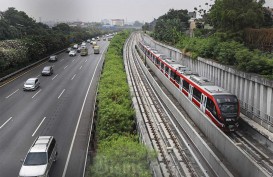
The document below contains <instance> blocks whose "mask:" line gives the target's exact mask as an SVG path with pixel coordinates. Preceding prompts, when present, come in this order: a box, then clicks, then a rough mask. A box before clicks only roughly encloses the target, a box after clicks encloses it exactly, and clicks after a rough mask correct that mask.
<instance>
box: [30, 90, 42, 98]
mask: <svg viewBox="0 0 273 177" xmlns="http://www.w3.org/2000/svg"><path fill="white" fill-rule="evenodd" d="M40 91H42V89H40V90H39V91H38V92H37V93H35V94H34V95H33V97H32V98H34V97H35V96H36V95H37V94H38V93H39V92H40Z"/></svg>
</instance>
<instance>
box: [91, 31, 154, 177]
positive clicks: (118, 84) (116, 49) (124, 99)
mask: <svg viewBox="0 0 273 177" xmlns="http://www.w3.org/2000/svg"><path fill="white" fill-rule="evenodd" d="M128 36H129V32H122V33H119V34H118V35H116V36H115V37H114V38H113V39H112V41H111V43H110V46H109V48H108V51H107V54H106V56H105V63H104V68H103V73H102V75H101V80H100V85H99V90H98V91H99V93H98V121H97V132H96V137H97V140H98V149H97V154H96V156H95V158H94V159H93V160H94V162H93V164H92V166H91V167H90V176H94V177H101V176H109V177H116V176H120V177H123V176H124V177H125V176H143V177H146V176H151V174H150V170H149V164H148V162H149V159H150V158H151V154H153V153H151V152H150V151H149V150H147V149H146V148H145V147H144V145H143V144H140V143H138V138H137V135H136V134H135V133H136V132H135V122H134V110H133V108H132V105H131V104H132V103H131V102H132V101H131V97H130V94H129V87H128V84H127V82H126V81H127V80H126V73H125V70H124V65H123V56H122V55H123V45H124V42H125V40H126V38H127V37H128Z"/></svg>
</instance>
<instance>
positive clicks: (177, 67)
mask: <svg viewBox="0 0 273 177" xmlns="http://www.w3.org/2000/svg"><path fill="white" fill-rule="evenodd" d="M139 47H140V49H141V50H142V51H143V53H144V54H145V55H146V57H147V58H148V59H149V60H151V61H152V62H153V64H154V65H155V66H156V67H157V68H158V69H159V70H160V71H161V72H162V73H164V75H165V76H166V77H167V78H168V79H170V81H171V82H172V83H173V84H174V85H175V86H176V87H177V88H178V89H179V90H180V91H181V92H183V94H184V95H185V96H186V97H187V98H188V99H189V100H190V101H192V102H193V104H194V105H196V106H197V107H198V108H199V109H200V110H201V111H202V112H203V113H204V114H206V115H207V116H208V117H209V118H210V119H211V120H212V122H213V123H215V124H216V126H218V127H219V128H220V129H222V130H223V131H225V132H230V131H236V130H237V129H238V127H239V123H238V119H239V114H240V106H239V101H238V99H237V97H236V95H233V94H231V93H228V92H227V91H226V90H224V89H223V88H221V87H218V86H216V85H215V84H214V83H213V82H211V81H209V80H208V79H206V78H204V77H201V76H199V75H198V73H196V72H192V71H191V70H189V69H188V68H187V67H186V66H183V65H181V64H179V63H177V62H176V61H175V60H172V59H171V58H170V57H167V56H165V55H163V54H160V53H158V51H157V50H155V49H152V48H151V47H150V46H149V45H145V43H144V42H139Z"/></svg>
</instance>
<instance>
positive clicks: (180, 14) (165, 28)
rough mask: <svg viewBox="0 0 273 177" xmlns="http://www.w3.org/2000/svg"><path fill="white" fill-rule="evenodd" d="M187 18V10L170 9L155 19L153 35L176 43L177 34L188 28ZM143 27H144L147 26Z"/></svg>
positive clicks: (161, 39) (158, 38)
mask: <svg viewBox="0 0 273 177" xmlns="http://www.w3.org/2000/svg"><path fill="white" fill-rule="evenodd" d="M189 19H190V17H189V16H188V11H187V10H174V9H170V10H169V12H168V13H167V14H165V15H162V16H160V17H159V18H158V19H157V21H156V25H155V29H154V33H153V37H155V39H157V40H160V41H164V42H167V43H176V42H177V41H178V39H179V35H180V34H181V33H182V32H183V31H185V30H187V29H188V27H189V23H188V20H189ZM144 28H145V29H146V28H147V26H144Z"/></svg>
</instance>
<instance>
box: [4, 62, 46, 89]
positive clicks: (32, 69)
mask: <svg viewBox="0 0 273 177" xmlns="http://www.w3.org/2000/svg"><path fill="white" fill-rule="evenodd" d="M46 62H47V61H45V62H43V63H41V64H39V65H37V66H36V67H34V68H32V69H30V70H28V71H26V72H24V73H22V74H20V75H19V76H17V77H15V78H13V79H11V80H9V81H8V82H5V83H4V84H3V85H0V88H1V87H4V86H5V85H7V84H9V83H11V82H12V81H14V80H15V79H18V78H19V77H21V76H23V75H25V74H26V73H28V72H30V71H32V70H33V69H35V68H37V67H39V66H41V65H43V64H45V63H46Z"/></svg>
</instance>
